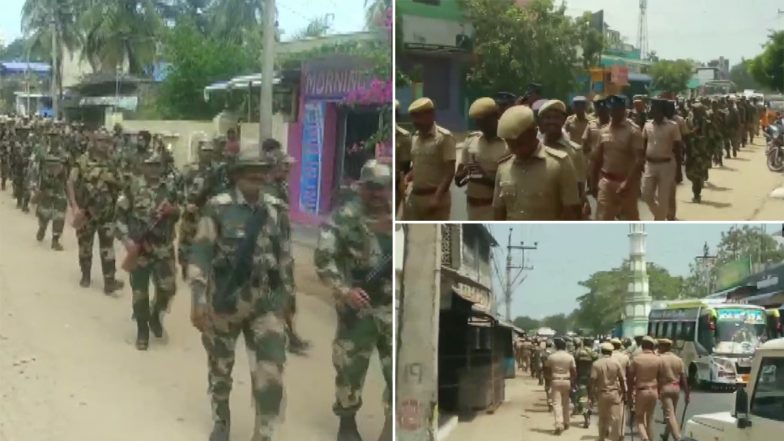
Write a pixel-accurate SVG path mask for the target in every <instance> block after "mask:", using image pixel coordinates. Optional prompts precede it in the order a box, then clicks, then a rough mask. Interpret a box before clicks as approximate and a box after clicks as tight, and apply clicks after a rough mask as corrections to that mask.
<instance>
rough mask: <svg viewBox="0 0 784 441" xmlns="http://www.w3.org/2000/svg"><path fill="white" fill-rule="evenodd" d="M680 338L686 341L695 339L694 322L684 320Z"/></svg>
mask: <svg viewBox="0 0 784 441" xmlns="http://www.w3.org/2000/svg"><path fill="white" fill-rule="evenodd" d="M680 339H681V340H684V341H694V322H684V323H683V326H681V335H680Z"/></svg>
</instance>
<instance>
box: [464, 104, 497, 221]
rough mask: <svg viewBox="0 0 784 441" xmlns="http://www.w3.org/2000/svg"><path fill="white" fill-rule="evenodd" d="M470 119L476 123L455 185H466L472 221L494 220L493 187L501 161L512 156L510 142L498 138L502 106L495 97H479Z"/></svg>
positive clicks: (466, 141) (469, 110)
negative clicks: (500, 107)
mask: <svg viewBox="0 0 784 441" xmlns="http://www.w3.org/2000/svg"><path fill="white" fill-rule="evenodd" d="M468 116H469V117H470V118H471V119H473V120H474V121H476V123H477V126H478V127H479V130H480V131H478V132H472V133H471V134H470V135H468V137H467V138H466V140H465V142H464V143H463V148H461V149H459V151H460V152H459V153H458V160H457V172H456V173H455V183H456V184H457V186H458V187H462V186H463V185H465V186H466V203H467V206H468V220H472V221H474V220H475V221H479V220H487V221H491V220H493V188H494V187H495V175H496V170H497V169H498V161H499V160H500V159H501V158H503V157H505V156H507V155H508V154H509V149H507V147H506V142H504V140H503V139H501V138H499V137H498V134H497V132H498V117H499V116H500V115H499V114H498V106H497V105H496V102H495V101H494V100H493V99H492V98H479V99H478V100H476V101H474V103H473V104H471V107H470V108H469V109H468Z"/></svg>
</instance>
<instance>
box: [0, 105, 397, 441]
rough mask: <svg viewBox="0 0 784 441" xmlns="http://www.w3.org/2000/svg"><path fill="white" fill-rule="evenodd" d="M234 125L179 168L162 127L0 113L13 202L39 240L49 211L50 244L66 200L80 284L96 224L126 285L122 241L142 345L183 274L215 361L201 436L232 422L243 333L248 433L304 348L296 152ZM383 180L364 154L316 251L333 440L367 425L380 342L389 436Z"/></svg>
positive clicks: (108, 274) (260, 427) (268, 421)
mask: <svg viewBox="0 0 784 441" xmlns="http://www.w3.org/2000/svg"><path fill="white" fill-rule="evenodd" d="M233 133H234V132H232V133H228V134H227V135H228V136H217V137H215V138H213V139H209V137H208V136H207V135H206V134H203V133H202V134H196V136H194V145H193V146H189V147H191V148H194V147H195V149H196V153H197V156H198V159H197V161H196V162H195V163H193V164H188V165H186V166H185V167H184V170H183V172H180V171H179V170H178V169H177V167H175V164H174V156H173V152H172V148H171V146H167V145H166V144H165V142H164V137H163V136H162V135H158V134H156V135H153V134H151V133H150V132H147V131H141V132H138V133H133V132H129V131H126V130H123V128H122V127H121V126H120V125H116V126H115V127H114V129H113V131H112V132H109V131H107V130H105V129H101V128H99V129H95V130H93V129H88V128H87V127H86V126H84V125H83V124H80V123H70V124H66V123H64V122H62V121H52V120H46V119H42V118H38V117H36V118H27V117H15V116H14V117H8V116H0V184H1V185H2V187H0V188H1V189H2V191H5V190H6V188H7V187H6V182H8V181H10V183H11V187H12V191H11V194H12V197H13V198H14V199H15V201H16V207H17V208H18V209H19V210H21V211H23V212H25V213H26V212H29V210H30V204H33V205H35V206H36V210H35V214H36V218H37V220H38V230H37V233H36V235H35V236H36V239H37V240H38V241H39V242H40V241H43V240H44V238H45V236H46V233H47V230H48V228H49V225H51V248H52V249H53V250H56V251H63V250H64V247H63V245H62V243H61V240H60V238H61V236H62V234H63V230H64V226H65V223H66V222H65V221H66V213H67V211H69V210H70V213H71V217H72V219H71V225H72V226H73V228H74V230H75V231H76V236H77V238H78V265H79V269H80V272H81V280H80V282H79V283H80V286H82V287H85V288H87V287H89V286H90V285H91V283H92V279H91V268H92V250H93V244H94V239H95V235H96V234H97V235H98V242H99V249H100V260H101V268H102V275H103V279H104V284H103V291H104V293H105V294H106V295H112V296H113V295H114V294H115V293H117V292H118V291H119V290H121V289H122V288H123V287H124V283H123V281H121V280H120V279H119V278H118V277H117V275H116V270H117V268H116V266H117V263H116V261H115V254H114V248H115V240H117V241H118V242H119V243H120V244H121V245H122V246H123V247H124V248H125V251H126V253H125V258H124V260H123V261H122V262H121V264H120V266H121V268H122V269H123V270H124V271H126V272H128V274H129V281H130V288H131V293H132V300H131V310H132V317H133V320H134V321H135V322H136V327H137V335H136V342H135V346H136V348H137V349H138V350H140V351H144V350H147V349H148V347H149V345H150V333H152V334H153V336H154V337H155V338H156V339H161V338H163V336H164V333H165V330H164V326H163V316H164V315H165V314H166V313H167V312H168V311H169V309H170V306H171V303H172V299H173V297H174V296H175V294H176V291H177V289H176V288H177V284H176V279H177V277H178V275H179V276H180V277H181V278H182V280H184V281H187V282H188V283H189V284H190V290H191V297H192V298H191V317H190V319H191V322H192V324H193V325H194V327H195V328H197V329H198V331H199V332H200V333H201V336H202V343H203V345H204V348H205V352H206V354H207V361H208V363H207V365H208V371H209V375H208V383H209V394H210V403H211V409H212V418H213V422H214V426H213V430H212V432H211V433H210V435H209V440H210V441H226V440H228V439H229V437H230V429H231V412H230V410H229V396H230V392H231V389H232V375H231V373H232V369H233V365H234V360H235V346H236V341H237V338H238V337H239V334H240V333H242V334H243V337H244V341H245V345H246V349H247V351H248V354H249V359H250V369H251V378H252V384H251V389H252V392H253V401H254V405H255V426H254V431H253V438H252V440H253V441H269V440H271V439H272V437H273V433H274V429H275V427H276V426H277V425H278V424H279V421H280V419H281V416H282V413H283V407H282V403H283V401H284V392H283V371H284V368H285V364H286V352H287V351H289V352H292V353H296V354H306V353H307V349H308V347H309V343H308V342H307V341H306V340H304V339H303V338H301V337H300V336H299V335H298V334H297V332H296V331H295V327H294V316H295V313H296V296H295V292H296V287H295V280H294V260H293V256H292V251H291V233H292V231H291V223H290V220H289V200H288V194H289V191H288V179H289V176H288V175H289V171H290V169H291V165H292V164H293V163H294V160H293V158H292V157H290V156H288V155H287V154H286V153H285V152H284V150H283V148H282V146H281V144H280V143H279V142H278V141H276V140H274V139H268V140H266V141H265V142H264V143H263V144H262V145H247V146H242V148H241V147H240V144H239V141H238V140H237V139H236V136H235V135H234V134H233ZM392 185H393V178H392V170H391V168H390V167H389V166H387V165H385V164H382V163H380V162H377V161H376V160H370V161H368V162H367V163H366V164H365V165H364V166H363V168H362V170H361V177H360V179H359V181H357V182H356V183H355V184H354V186H352V188H351V189H350V191H348V193H349V194H350V196H349V197H347V198H346V200H345V202H344V203H343V204H342V205H340V206H339V207H338V208H337V209H336V210H335V212H334V213H333V215H332V218H331V220H329V221H328V222H326V223H325V224H324V225H323V227H322V228H321V234H320V237H319V241H318V245H317V248H316V250H315V256H314V262H315V266H316V273H317V275H318V276H319V278H320V280H321V281H322V282H323V283H324V285H326V287H328V288H329V289H330V290H332V291H333V293H334V299H335V304H336V309H337V311H338V329H337V334H336V337H335V339H334V341H333V345H332V346H333V364H334V367H335V370H336V380H335V404H334V406H333V411H334V413H335V414H336V415H337V416H338V417H339V418H340V428H339V431H338V434H337V439H338V441H359V440H361V438H360V435H359V432H358V430H357V425H356V420H355V416H356V413H357V412H358V411H359V409H360V407H361V405H362V390H363V385H364V380H365V376H366V374H367V369H368V365H369V360H370V357H371V356H372V355H373V352H374V351H376V350H377V351H378V353H379V357H380V359H381V367H382V374H383V377H384V380H385V382H386V391H385V394H384V408H385V414H386V420H385V424H384V427H383V429H382V432H381V435H380V437H379V440H381V441H387V440H391V439H392V425H391V400H392V383H391V382H392V265H393V260H392V207H391V194H392ZM178 264H179V267H180V268H179V271H178V270H177V266H178ZM150 284H152V286H153V288H154V290H153V296H152V298H151V295H150Z"/></svg>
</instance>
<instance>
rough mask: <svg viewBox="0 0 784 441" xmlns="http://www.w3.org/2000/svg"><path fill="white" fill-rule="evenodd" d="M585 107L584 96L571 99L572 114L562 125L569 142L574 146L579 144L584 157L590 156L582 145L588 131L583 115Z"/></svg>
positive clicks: (586, 117)
mask: <svg viewBox="0 0 784 441" xmlns="http://www.w3.org/2000/svg"><path fill="white" fill-rule="evenodd" d="M587 106H588V100H587V99H586V98H585V97H584V96H576V97H574V98H572V109H573V110H574V114H573V115H569V117H568V118H566V122H565V123H564V130H566V133H568V134H569V140H570V141H572V142H573V143H575V144H579V145H580V146H581V147H582V148H583V151H584V152H585V155H586V156H588V155H590V150H588V149H586V146H585V144H583V140H584V139H583V138H584V137H585V131H586V130H587V129H588V124H589V123H590V120H589V119H588V116H587V115H586V114H585V111H586V109H587Z"/></svg>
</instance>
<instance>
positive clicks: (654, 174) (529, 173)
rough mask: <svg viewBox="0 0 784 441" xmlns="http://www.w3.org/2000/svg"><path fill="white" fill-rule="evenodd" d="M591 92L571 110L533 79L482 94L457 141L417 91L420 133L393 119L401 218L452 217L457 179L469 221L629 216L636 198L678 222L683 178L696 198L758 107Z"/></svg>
mask: <svg viewBox="0 0 784 441" xmlns="http://www.w3.org/2000/svg"><path fill="white" fill-rule="evenodd" d="M588 101H589V100H588V99H587V98H586V97H582V96H577V97H575V98H574V99H573V100H572V103H571V112H570V111H569V109H568V108H567V105H566V103H564V102H563V101H560V100H547V99H542V87H541V85H539V84H536V83H532V84H530V85H529V86H528V89H527V92H526V94H525V95H524V96H523V97H522V98H519V99H518V98H516V97H515V96H514V95H513V94H510V93H508V92H500V93H499V94H497V95H496V96H495V97H494V98H489V97H483V98H479V99H477V100H476V101H474V102H473V104H472V105H471V106H470V108H469V112H468V116H469V118H470V119H471V121H473V122H474V124H475V126H476V127H477V129H478V130H477V131H474V132H470V133H468V134H467V136H466V137H465V140H464V141H462V142H458V141H457V139H456V137H455V135H454V134H452V133H451V132H450V131H449V130H447V129H446V128H444V127H442V126H440V125H438V123H437V122H436V103H434V102H433V101H432V100H431V99H429V98H420V99H417V100H415V101H414V102H413V103H411V105H410V106H409V107H408V114H409V116H410V118H411V123H412V124H413V126H414V129H415V131H414V132H413V133H410V132H408V131H406V130H405V129H403V128H401V127H399V126H398V128H397V138H396V146H395V147H396V149H395V151H396V158H397V159H396V180H397V184H396V185H397V187H396V188H397V190H398V191H397V194H398V198H397V201H396V203H397V207H398V213H399V218H400V219H402V220H411V221H415V220H431V221H446V220H450V209H451V199H450V188H451V186H452V185H455V186H457V187H465V194H466V206H467V211H468V218H467V220H471V221H482V220H485V221H487V220H527V221H536V220H539V221H547V220H591V219H595V220H625V221H636V220H640V214H639V209H638V201H643V202H644V203H645V204H646V205H647V206H648V208H649V209H650V211H651V213H652V214H653V217H654V219H655V220H659V221H664V220H675V219H676V216H677V202H676V198H675V194H676V186H677V185H678V184H680V183H681V182H682V181H683V176H684V175H685V176H686V177H687V178H688V179H689V181H690V182H691V187H692V188H691V190H692V201H693V202H694V203H701V202H702V190H703V188H704V187H705V184H706V182H708V180H709V177H710V176H709V171H710V169H711V168H713V167H722V166H723V165H724V160H725V159H729V158H735V157H737V154H738V151H739V150H740V149H741V148H743V147H745V146H746V145H749V144H751V143H752V140H753V139H754V137H755V136H759V132H760V130H759V129H760V122H761V119H762V117H763V115H764V114H765V107H764V105H763V103H762V102H760V101H759V100H758V99H757V98H751V99H747V98H746V97H744V96H736V95H724V96H715V97H700V98H689V99H685V98H678V99H671V98H669V97H665V96H658V97H654V98H650V99H649V98H648V97H647V96H642V95H635V96H634V97H633V99H632V100H631V103H629V100H628V99H627V98H626V97H624V96H621V95H612V96H601V95H597V96H595V97H594V98H593V99H592V100H591V102H590V103H589V102H588ZM396 105H397V107H396V108H398V111H399V103H397V104H396ZM589 107H592V108H593V112H592V113H590V114H589V113H587V110H588V109H589ZM568 113H572V114H571V115H568V116H567V114H568ZM453 181H454V183H453ZM588 196H592V197H593V198H594V199H595V201H596V210H595V212H594V213H592V212H591V206H590V204H589V199H588Z"/></svg>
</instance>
